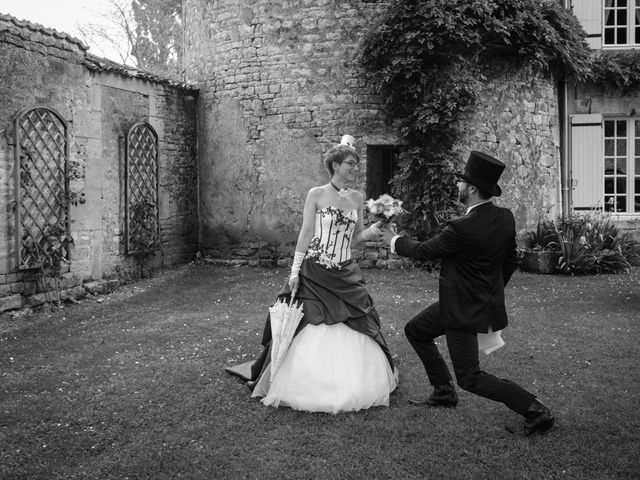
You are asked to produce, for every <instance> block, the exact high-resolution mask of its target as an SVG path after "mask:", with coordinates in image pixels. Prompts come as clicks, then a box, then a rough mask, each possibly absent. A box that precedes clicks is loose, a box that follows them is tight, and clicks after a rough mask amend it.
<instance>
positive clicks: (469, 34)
mask: <svg viewBox="0 0 640 480" xmlns="http://www.w3.org/2000/svg"><path fill="white" fill-rule="evenodd" d="M584 37H585V34H584V31H583V29H582V27H581V26H580V24H579V22H578V21H577V19H576V18H575V17H574V16H572V15H571V14H570V13H569V12H568V11H566V10H565V9H564V8H562V7H561V6H560V5H559V4H558V2H554V1H550V0H426V1H420V2H416V1H414V0H393V1H391V2H390V5H389V9H388V11H387V13H386V15H385V16H384V18H382V19H381V22H380V23H376V25H373V26H372V27H371V30H370V32H368V34H367V35H366V37H365V40H364V45H363V49H362V52H363V53H362V58H361V63H362V65H363V67H364V68H365V70H367V71H368V73H369V74H370V75H371V76H372V77H373V79H374V82H375V83H376V84H377V85H378V87H379V93H380V96H381V101H382V104H383V107H384V109H385V111H386V112H387V114H388V120H389V122H390V124H391V125H392V126H393V127H394V129H395V130H396V132H397V135H398V137H399V138H400V139H401V140H402V142H403V144H404V151H403V153H402V154H401V160H400V167H399V171H398V172H397V174H396V176H395V177H394V179H393V189H394V194H395V195H397V196H398V197H400V198H401V199H402V200H403V201H404V202H405V205H408V206H410V207H412V210H413V211H412V215H411V216H410V218H409V220H408V222H407V224H405V225H404V226H405V227H408V228H410V229H411V230H413V231H414V233H416V234H417V235H418V236H419V237H422V236H424V235H426V234H428V233H430V232H431V231H433V230H435V229H437V227H438V225H439V224H440V223H441V222H440V220H441V218H442V217H445V216H447V213H448V212H451V211H452V210H453V209H454V205H455V194H456V188H455V181H454V175H453V173H454V169H455V167H456V165H457V159H456V158H455V156H454V154H453V147H454V145H455V144H456V142H458V141H459V140H460V138H461V135H462V132H461V130H460V123H461V120H462V119H464V118H465V117H467V116H469V115H471V114H472V113H473V111H474V107H475V105H476V101H477V96H478V92H479V90H480V87H481V85H482V83H483V82H484V81H485V80H486V78H487V72H490V71H491V69H492V67H494V66H496V65H497V64H504V63H507V64H511V65H515V66H520V67H526V66H528V67H530V68H533V69H535V70H537V71H540V72H545V73H546V74H548V75H549V76H553V77H556V78H564V79H567V80H582V79H585V78H587V76H588V74H589V64H590V50H589V47H588V46H587V44H586V42H585V40H584Z"/></svg>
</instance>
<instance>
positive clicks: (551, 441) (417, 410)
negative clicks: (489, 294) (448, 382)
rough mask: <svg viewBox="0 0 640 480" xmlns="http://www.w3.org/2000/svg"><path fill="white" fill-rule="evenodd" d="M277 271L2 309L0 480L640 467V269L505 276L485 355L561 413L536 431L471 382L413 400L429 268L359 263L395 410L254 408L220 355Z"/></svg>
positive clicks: (162, 280) (257, 322)
mask: <svg viewBox="0 0 640 480" xmlns="http://www.w3.org/2000/svg"><path fill="white" fill-rule="evenodd" d="M286 275H287V272H286V271H285V270H282V269H257V268H255V269H254V268H246V267H243V268H227V267H214V266H211V265H208V264H205V263H203V264H192V265H187V266H183V267H180V268H177V269H173V270H169V271H165V272H163V273H162V274H160V275H159V276H157V277H156V278H153V279H150V280H146V281H142V282H139V283H136V284H131V285H128V286H125V287H123V288H121V289H120V290H118V291H117V292H115V293H112V294H110V295H106V296H103V297H99V298H98V297H94V298H90V299H88V300H85V301H83V302H82V303H80V304H79V305H71V306H68V307H66V308H64V309H63V310H61V311H59V312H56V313H49V312H47V311H44V310H43V311H41V312H38V313H36V314H34V315H32V316H30V317H26V318H11V317H10V316H9V315H7V314H4V315H3V316H1V317H0V372H1V380H0V478H2V479H6V480H8V479H47V480H50V479H174V478H185V479H244V478H246V479H294V478H296V479H297V478H304V479H315V478H318V479H369V478H374V479H430V478H433V479H436V478H444V479H474V480H477V479H496V478H497V479H514V478H518V479H519V478H527V479H581V480H582V479H603V480H604V479H610V480H614V479H615V480H620V479H635V478H638V477H639V476H640V467H639V464H638V462H637V454H638V451H639V450H640V439H639V432H640V374H639V373H638V368H637V358H638V345H639V344H640V333H639V330H640V325H639V323H640V322H639V320H640V318H639V317H640V270H638V269H635V270H632V272H631V274H629V275H626V274H623V275H600V276H594V277H566V276H562V277H560V276H541V275H533V274H526V273H521V272H516V274H515V275H514V277H513V279H512V281H511V283H510V285H509V287H508V288H507V297H508V310H509V312H510V322H511V323H510V327H509V328H508V329H507V330H506V331H505V334H504V338H505V341H506V342H507V344H506V346H505V347H503V348H502V349H501V350H499V351H498V352H496V353H493V354H491V355H490V356H488V357H484V358H483V359H482V363H483V366H484V368H485V369H486V370H487V371H490V372H492V373H495V374H497V375H499V376H503V377H506V378H510V379H513V380H514V381H517V382H518V383H520V384H521V385H522V386H524V387H525V388H528V389H530V390H531V391H533V392H534V393H536V394H538V395H539V396H540V398H541V399H542V401H543V402H545V403H547V404H548V405H549V406H550V407H551V408H552V409H553V410H554V412H555V414H556V415H557V418H558V421H557V426H556V427H555V428H554V429H553V430H552V431H551V432H549V433H548V434H546V435H544V436H534V437H532V438H529V437H525V436H524V435H522V434H521V433H520V430H519V429H520V428H521V423H522V420H521V418H520V417H519V416H518V415H516V414H515V413H513V412H511V411H510V410H508V409H507V408H506V407H504V406H503V405H501V404H497V403H494V402H491V401H489V400H485V399H482V398H479V397H476V396H474V395H471V394H468V393H466V392H461V393H460V400H461V401H460V404H459V405H458V408H457V409H455V410H438V409H435V410H434V409H429V408H425V407H413V406H410V405H408V404H407V403H406V398H407V396H409V395H410V396H417V397H419V396H421V395H425V394H426V393H427V392H428V391H429V388H428V386H427V384H426V380H425V375H424V373H423V369H422V366H421V365H420V364H419V361H418V359H417V357H416V356H415V354H414V353H413V351H412V350H411V347H410V346H409V345H408V343H407V342H406V340H405V339H404V334H403V332H402V328H403V325H404V324H405V323H406V321H407V320H408V319H410V318H411V316H412V315H413V314H415V313H416V312H417V311H419V310H420V309H421V308H423V307H425V306H427V305H428V304H429V303H431V302H432V301H434V300H435V299H436V298H437V276H436V275H434V274H430V273H427V272H424V271H377V270H370V271H365V276H366V278H367V280H368V285H369V289H370V292H371V294H372V295H373V297H374V299H375V301H376V303H377V305H378V309H379V312H380V315H381V318H382V321H383V329H384V333H385V336H386V338H387V341H388V343H389V345H390V347H391V350H392V352H393V353H395V354H397V355H398V356H399V367H400V370H401V374H402V379H403V384H402V388H401V391H400V393H399V394H396V395H394V396H393V399H392V405H391V406H390V408H375V409H371V410H367V411H362V412H358V413H347V414H340V415H329V414H320V413H313V414H311V413H301V412H295V411H292V410H289V409H286V408H283V409H274V408H268V407H264V406H263V405H262V404H260V403H259V402H258V401H257V400H256V399H252V398H251V397H250V392H249V390H248V389H247V387H246V386H245V385H243V384H242V383H241V382H239V381H238V380H237V379H236V378H235V377H232V376H229V375H228V374H226V373H225V372H224V371H223V368H224V367H226V366H228V365H232V364H235V363H239V362H242V361H245V360H247V359H250V358H252V357H253V356H254V355H255V354H257V353H258V351H259V340H260V336H261V333H262V326H263V321H264V318H265V314H266V309H267V307H268V306H269V304H270V303H271V302H272V300H273V298H274V295H275V294H276V292H277V291H278V290H279V288H280V286H281V284H282V282H283V281H284V279H285V278H286ZM98 300H100V302H98ZM445 350H446V349H445ZM510 431H513V432H515V433H510Z"/></svg>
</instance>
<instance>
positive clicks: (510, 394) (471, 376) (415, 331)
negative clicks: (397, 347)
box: [404, 302, 535, 415]
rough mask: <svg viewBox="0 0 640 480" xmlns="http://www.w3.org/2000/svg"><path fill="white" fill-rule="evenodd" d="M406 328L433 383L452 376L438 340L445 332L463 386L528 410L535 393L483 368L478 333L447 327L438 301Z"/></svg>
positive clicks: (486, 396) (441, 383) (444, 382)
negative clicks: (439, 348) (436, 340)
mask: <svg viewBox="0 0 640 480" xmlns="http://www.w3.org/2000/svg"><path fill="white" fill-rule="evenodd" d="M404 331H405V334H406V336H407V339H408V340H409V343H411V346H413V348H414V350H415V351H416V353H417V354H418V357H420V360H421V361H422V364H423V365H424V368H425V369H426V371H427V376H428V377H429V381H430V383H431V385H445V384H447V383H449V382H450V381H451V380H452V378H451V373H450V372H449V369H448V368H447V364H446V363H445V361H444V359H443V358H442V355H440V352H439V351H438V347H437V345H436V344H435V342H434V339H435V338H437V337H440V336H442V335H445V336H446V339H447V347H448V349H449V357H450V358H451V363H452V365H453V371H454V372H455V375H456V380H457V383H458V385H459V386H460V388H462V389H464V390H467V391H469V392H472V393H475V394H476V395H480V396H481V397H485V398H488V399H490V400H495V401H497V402H502V403H504V404H505V405H506V406H507V407H509V408H510V409H511V410H513V411H515V412H517V413H519V414H521V415H524V414H525V412H526V411H527V409H528V408H529V406H530V405H531V402H532V401H533V399H534V398H535V395H533V394H532V393H530V392H528V391H526V390H525V389H524V388H522V387H520V386H519V385H517V384H516V383H514V382H512V381H511V380H506V379H503V378H498V377H496V376H494V375H491V374H490V373H487V372H484V371H482V370H481V369H480V360H479V352H478V338H477V334H476V333H475V332H468V331H464V330H453V329H447V328H445V326H444V325H443V323H442V321H441V317H440V308H439V304H438V302H436V303H434V304H432V305H430V306H428V307H427V308H425V309H424V310H423V311H421V312H420V313H419V314H417V315H416V316H415V317H413V318H412V319H411V320H410V321H409V322H408V323H407V325H406V326H405V329H404Z"/></svg>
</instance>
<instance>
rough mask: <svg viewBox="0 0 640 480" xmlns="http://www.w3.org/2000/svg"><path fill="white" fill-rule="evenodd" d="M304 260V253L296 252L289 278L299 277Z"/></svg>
mask: <svg viewBox="0 0 640 480" xmlns="http://www.w3.org/2000/svg"><path fill="white" fill-rule="evenodd" d="M302 260H304V253H303V252H296V253H295V255H294V256H293V265H291V274H290V275H289V278H293V277H297V276H298V272H299V271H300V266H301V265H302Z"/></svg>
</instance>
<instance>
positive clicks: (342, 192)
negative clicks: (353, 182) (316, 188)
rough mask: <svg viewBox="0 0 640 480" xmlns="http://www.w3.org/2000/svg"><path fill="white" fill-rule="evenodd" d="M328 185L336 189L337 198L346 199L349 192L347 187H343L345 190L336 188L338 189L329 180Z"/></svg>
mask: <svg viewBox="0 0 640 480" xmlns="http://www.w3.org/2000/svg"><path fill="white" fill-rule="evenodd" d="M329 183H330V184H331V186H332V187H333V188H335V189H336V192H338V196H339V197H340V198H347V193H348V192H349V187H345V188H338V187H337V186H336V184H335V183H333V180H330V181H329Z"/></svg>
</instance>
